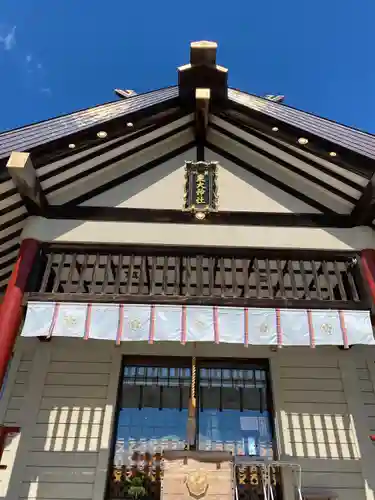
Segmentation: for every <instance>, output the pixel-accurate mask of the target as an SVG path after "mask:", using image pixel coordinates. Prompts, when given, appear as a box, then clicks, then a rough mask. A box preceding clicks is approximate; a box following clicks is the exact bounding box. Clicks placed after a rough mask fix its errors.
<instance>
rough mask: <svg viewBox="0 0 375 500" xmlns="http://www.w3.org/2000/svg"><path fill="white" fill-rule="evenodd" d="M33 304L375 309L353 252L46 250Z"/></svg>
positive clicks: (32, 287) (34, 286)
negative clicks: (41, 301)
mask: <svg viewBox="0 0 375 500" xmlns="http://www.w3.org/2000/svg"><path fill="white" fill-rule="evenodd" d="M28 297H29V298H30V299H33V300H50V301H52V300H53V301H85V302H87V301H88V302H107V301H108V302H133V303H145V302H146V303H150V302H153V303H172V304H207V305H208V304H211V305H212V304H213V305H232V306H247V307H295V308H322V309H324V308H339V309H369V307H370V306H369V300H368V293H367V289H366V287H365V285H364V281H363V279H362V275H361V270H360V260H359V259H358V258H357V256H356V255H355V254H353V253H345V252H344V253H331V252H321V253H318V252H311V251H303V252H301V251H285V250H283V251H277V250H272V251H271V250H259V249H255V250H254V249H219V248H206V249H202V248H199V249H194V248H193V249H186V248H182V249H181V248H166V247H165V248H164V247H163V248H154V249H151V248H139V247H138V248H130V247H122V248H111V247H101V248H95V247H71V246H65V247H64V246H53V245H46V246H44V247H43V248H42V250H41V254H40V259H39V262H38V265H36V266H35V270H34V273H33V276H32V280H31V283H30V286H29V294H28Z"/></svg>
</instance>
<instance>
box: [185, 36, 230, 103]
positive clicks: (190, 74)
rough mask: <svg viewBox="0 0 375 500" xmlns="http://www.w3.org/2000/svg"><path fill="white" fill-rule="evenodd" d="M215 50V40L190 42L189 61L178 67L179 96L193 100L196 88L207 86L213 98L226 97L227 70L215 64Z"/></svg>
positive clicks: (219, 99) (221, 98)
mask: <svg viewBox="0 0 375 500" xmlns="http://www.w3.org/2000/svg"><path fill="white" fill-rule="evenodd" d="M216 51H217V43H216V42H207V41H200V42H192V43H191V44H190V63H189V64H185V65H183V66H180V67H179V68H178V87H179V96H180V98H182V99H184V100H185V101H188V102H190V101H193V100H194V97H195V90H196V89H197V88H209V89H210V90H211V96H212V98H213V99H215V100H218V101H222V100H226V99H227V94H228V70H227V69H226V68H224V67H222V66H219V65H218V64H216Z"/></svg>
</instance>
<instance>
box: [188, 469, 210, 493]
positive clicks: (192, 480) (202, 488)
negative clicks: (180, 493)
mask: <svg viewBox="0 0 375 500" xmlns="http://www.w3.org/2000/svg"><path fill="white" fill-rule="evenodd" d="M186 486H187V488H188V490H189V493H190V495H192V496H194V497H201V496H203V495H204V494H205V493H206V491H207V489H208V477H207V474H206V473H205V472H204V471H201V470H196V471H193V472H190V474H189V475H188V476H187V478H186Z"/></svg>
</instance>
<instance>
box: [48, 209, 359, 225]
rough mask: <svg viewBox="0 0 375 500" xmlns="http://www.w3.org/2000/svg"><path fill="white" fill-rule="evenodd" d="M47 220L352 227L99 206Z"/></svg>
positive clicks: (58, 212)
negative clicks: (200, 216)
mask: <svg viewBox="0 0 375 500" xmlns="http://www.w3.org/2000/svg"><path fill="white" fill-rule="evenodd" d="M44 216H45V217H46V218H49V219H69V220H91V221H119V222H149V223H150V222H151V223H166V224H205V225H225V226H227V225H230V226H232V225H235V226H237V225H238V226H282V227H294V226H299V227H337V228H340V227H353V226H352V221H351V218H350V216H348V215H345V214H344V215H342V214H332V213H325V214H316V213H306V214H304V213H299V214H291V213H268V212H240V211H233V212H230V211H219V212H212V213H210V214H209V215H208V216H207V217H206V218H205V219H203V220H198V219H196V218H195V217H193V216H192V215H191V213H189V212H184V211H182V210H172V209H149V208H128V207H100V206H74V205H53V206H51V205H50V206H49V208H48V210H47V211H46V213H45V215H44Z"/></svg>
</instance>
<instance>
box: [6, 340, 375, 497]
mask: <svg viewBox="0 0 375 500" xmlns="http://www.w3.org/2000/svg"><path fill="white" fill-rule="evenodd" d="M125 353H128V354H131V355H134V354H142V355H162V354H163V355H177V356H178V355H185V356H186V355H192V354H193V353H194V354H195V355H197V356H215V357H223V356H224V357H225V356H228V357H242V358H246V357H251V358H258V357H262V358H264V357H267V358H270V362H271V370H272V376H273V386H274V391H275V393H274V400H275V410H276V419H277V427H278V428H277V430H278V440H279V448H280V458H282V459H284V460H289V461H293V462H297V463H299V464H301V465H302V468H303V476H302V477H303V486H304V487H305V488H309V489H313V490H314V491H316V490H322V489H323V490H329V491H333V492H336V493H337V494H338V497H339V499H340V500H368V499H370V498H373V497H372V496H371V495H372V492H371V487H373V485H372V484H371V480H372V479H371V477H369V472H368V471H369V469H370V470H375V446H373V445H372V444H371V443H370V441H369V439H367V441H366V442H365V440H364V436H368V435H369V434H370V433H371V430H372V429H374V427H375V424H374V421H375V411H374V410H375V394H374V380H373V379H372V376H373V374H374V372H373V368H374V361H375V356H374V350H373V349H371V348H367V349H362V348H354V349H352V350H351V351H348V352H342V351H340V350H338V349H336V348H322V349H316V350H310V349H308V348H306V349H288V348H286V349H282V350H281V351H278V352H271V351H270V350H269V349H266V348H256V347H254V348H249V349H246V348H244V347H242V346H225V345H218V346H216V345H214V346H213V345H208V344H207V345H206V344H202V345H198V346H197V347H196V348H195V349H194V347H193V346H191V345H188V346H185V347H184V346H181V345H178V344H172V343H170V344H169V345H162V344H155V345H148V344H147V345H143V344H142V345H141V344H139V343H126V344H124V345H122V346H121V347H118V348H116V347H115V346H114V345H113V344H112V343H111V342H105V341H103V342H101V341H87V342H85V341H81V340H76V339H53V340H52V342H50V343H49V344H40V343H39V341H37V340H36V339H33V340H31V339H26V340H23V341H21V342H20V344H19V346H18V348H17V351H16V356H15V361H14V363H17V359H18V365H17V366H16V365H15V366H16V367H15V368H12V370H13V379H12V373H11V374H10V378H9V380H8V384H7V388H6V393H5V395H4V399H3V400H2V402H1V404H0V413H1V412H3V413H1V415H2V417H3V418H4V419H5V420H4V421H5V423H7V424H12V425H21V426H22V432H21V437H20V439H15V440H13V441H12V442H11V443H9V444H8V446H7V450H6V452H5V454H4V457H3V463H6V462H5V461H7V464H9V467H8V469H7V470H6V471H0V476H1V479H2V482H1V488H2V490H1V492H0V498H1V497H2V498H7V500H18V499H20V498H22V499H26V498H28V499H44V500H58V499H67V500H69V499H71V500H91V499H95V500H99V499H102V498H103V491H104V484H105V468H106V464H107V461H108V457H109V444H110V435H111V428H112V425H113V414H114V411H113V409H114V403H115V398H116V389H117V381H118V377H119V372H120V361H121V355H122V354H125ZM348 363H349V365H347V364H348ZM350 363H353V367H354V369H353V370H354V373H355V375H356V376H355V377H354V381H353V383H354V386H353V385H351V384H350V383H348V378H350V377H351V373H350ZM346 366H348V367H349V368H346ZM12 370H11V372H12ZM343 370H344V371H343ZM350 380H351V379H350ZM353 387H354V388H357V389H358V390H357V391H353ZM355 392H357V393H358V395H359V399H360V401H361V402H360V403H358V401H359V399H358V398H357V402H356V406H354V407H353V401H354V400H353V393H355ZM354 396H355V395H354ZM7 398H8V399H7ZM4 405H5V406H4ZM353 408H354V410H353ZM358 416H362V417H361V418H362V420H360V422H361V426H362V431H360V429H359V428H358V425H357V423H356V422H357V419H358ZM12 463H13V466H12ZM365 464H367V465H366V466H365ZM286 479H288V477H287V476H286Z"/></svg>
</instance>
